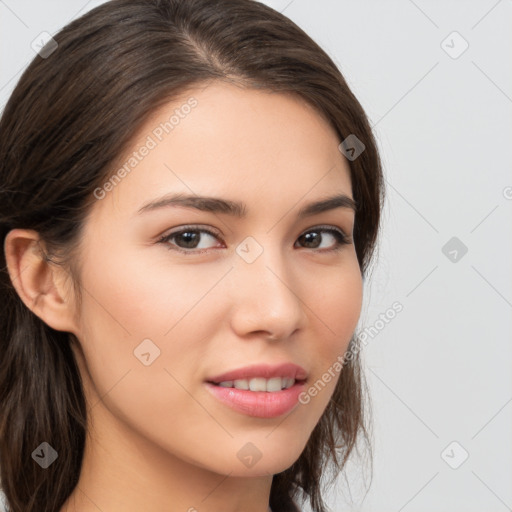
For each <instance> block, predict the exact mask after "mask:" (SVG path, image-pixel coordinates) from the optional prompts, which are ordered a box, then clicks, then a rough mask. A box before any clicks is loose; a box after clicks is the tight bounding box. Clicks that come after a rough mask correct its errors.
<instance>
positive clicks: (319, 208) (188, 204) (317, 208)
mask: <svg viewBox="0 0 512 512" xmlns="http://www.w3.org/2000/svg"><path fill="white" fill-rule="evenodd" d="M172 206H181V207H183V208H194V209H196V210H200V211H202V212H211V213H224V214H227V215H231V216H234V217H238V218H240V219H243V218H245V217H246V216H247V208H246V205H245V204H244V203H241V202H238V201H230V200H228V199H221V198H218V197H205V196H190V195H184V194H168V195H165V196H163V197H161V198H160V199H156V200H155V201H151V202H149V203H146V204H145V205H144V206H142V207H141V208H139V210H138V212H137V213H138V214H141V213H144V212H148V211H154V210H157V209H160V208H168V207H172ZM335 208H348V209H351V210H353V211H354V212H355V211H356V210H357V204H356V202H355V201H354V199H352V198H351V197H349V196H347V195H345V194H337V195H334V196H330V197H327V198H325V199H321V200H319V201H315V202H313V203H309V204H307V205H305V206H303V207H302V208H301V209H300V210H299V212H298V213H297V218H299V219H302V218H305V217H310V216H312V215H316V214H319V213H322V212H326V211H328V210H334V209H335Z"/></svg>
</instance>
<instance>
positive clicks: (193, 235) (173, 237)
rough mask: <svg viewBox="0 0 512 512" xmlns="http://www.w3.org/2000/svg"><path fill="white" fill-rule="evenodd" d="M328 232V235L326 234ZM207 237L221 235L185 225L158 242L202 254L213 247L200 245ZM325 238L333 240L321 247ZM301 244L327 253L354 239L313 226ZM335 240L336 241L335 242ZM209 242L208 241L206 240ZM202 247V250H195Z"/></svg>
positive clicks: (184, 252) (338, 231)
mask: <svg viewBox="0 0 512 512" xmlns="http://www.w3.org/2000/svg"><path fill="white" fill-rule="evenodd" d="M325 233H327V235H328V236H327V237H326V236H325ZM202 235H206V238H212V239H214V238H216V239H219V235H218V234H217V233H215V232H213V231H211V230H209V229H206V228H198V227H197V226H185V227H183V228H181V229H180V230H179V231H174V232H172V233H169V234H167V235H164V236H162V237H161V238H160V239H159V240H158V243H162V244H166V245H168V249H170V250H174V251H177V252H181V253H183V254H187V255H192V254H201V253H204V252H207V251H208V249H211V248H212V247H214V246H212V245H210V246H208V245H207V246H206V247H205V246H204V245H203V246H202V247H201V246H200V241H201V239H202V238H204V236H202ZM324 239H327V241H329V239H330V240H331V243H330V244H328V246H327V248H326V247H321V246H322V243H323V242H324ZM297 241H299V242H300V243H301V244H305V245H306V247H305V248H306V249H319V248H320V250H319V251H318V252H320V253H325V252H331V251H336V250H340V249H341V248H342V247H343V246H344V245H348V244H351V243H352V239H351V238H350V237H349V236H347V235H346V234H345V233H344V232H343V231H341V230H340V229H338V228H335V227H325V226H319V227H316V228H312V229H310V230H309V231H306V232H305V233H303V234H302V235H301V236H300V237H299V238H298V239H297ZM333 241H334V243H333ZM206 243H207V242H206ZM194 249H201V250H194Z"/></svg>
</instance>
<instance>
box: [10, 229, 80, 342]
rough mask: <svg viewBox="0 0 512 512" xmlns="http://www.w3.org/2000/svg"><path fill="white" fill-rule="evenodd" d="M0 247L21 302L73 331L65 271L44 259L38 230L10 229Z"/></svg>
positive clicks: (46, 319) (61, 328)
mask: <svg viewBox="0 0 512 512" xmlns="http://www.w3.org/2000/svg"><path fill="white" fill-rule="evenodd" d="M4 251H5V259H6V263H7V270H8V272H9V277H10V278H11V282H12V284H13V286H14V288H15V289H16V292H17V293H18V295H19V296H20V298H21V300H22V301H23V302H24V304H25V305H26V306H27V307H28V308H29V309H30V310H31V311H32V312H33V313H34V314H35V315H37V316H38V317H39V318H41V320H43V322H45V323H46V324H47V325H49V326H50V327H52V328H53V329H56V330H58V331H67V332H72V333H74V334H77V333H76V325H75V322H74V320H73V318H74V315H73V303H72V302H71V301H70V300H69V299H68V297H69V295H68V293H67V290H66V289H65V286H64V284H63V281H64V280H63V278H62V277H63V276H62V274H63V272H65V271H64V269H63V268H62V267H60V266H58V265H55V264H52V263H51V262H50V261H48V259H47V258H46V253H45V251H44V249H43V247H42V245H41V242H40V238H39V235H38V233H37V232H36V231H33V230H29V229H13V230H11V231H10V232H9V233H8V234H7V236H6V238H5V242H4Z"/></svg>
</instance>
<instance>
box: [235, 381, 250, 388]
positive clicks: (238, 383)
mask: <svg viewBox="0 0 512 512" xmlns="http://www.w3.org/2000/svg"><path fill="white" fill-rule="evenodd" d="M234 385H235V388H236V389H249V381H248V380H247V379H237V380H235V381H234Z"/></svg>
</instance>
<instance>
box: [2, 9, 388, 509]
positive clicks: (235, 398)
mask: <svg viewBox="0 0 512 512" xmlns="http://www.w3.org/2000/svg"><path fill="white" fill-rule="evenodd" d="M0 179H1V190H0V233H1V236H2V242H3V244H2V248H3V251H2V267H3V269H2V273H1V279H2V285H3V286H2V287H1V294H2V296H1V301H2V305H3V307H2V313H1V322H0V344H1V345H0V350H1V353H2V357H1V358H0V468H1V487H2V490H3V492H4V494H5V497H6V502H7V506H8V510H9V511H12V512H35V511H38V512H43V511H44V512H57V511H60V512H75V511H76V512H93V511H95V512H97V511H99V510H101V511H103V512H121V511H122V512H135V511H138V512H139V511H142V510H147V511H159V512H176V511H188V512H193V511H197V512H214V511H215V512H218V511H223V512H235V511H242V510H243V511H244V512H266V511H267V510H269V507H270V510H272V511H273V512H285V511H296V510H299V506H300V505H299V500H302V501H305V500H306V499H307V498H309V502H310V505H311V507H312V509H313V510H314V511H315V512H323V511H324V510H325V508H324V503H323V499H322V486H321V484H322V482H323V478H324V477H325V476H326V475H327V474H331V473H332V471H331V470H332V469H333V468H334V470H335V471H334V473H333V474H334V476H336V475H337V473H338V472H340V471H341V470H342V469H343V467H344V465H345V462H346V461H347V458H348V456H349V455H350V454H351V453H352V451H353V448H354V447H355V445H356V442H357V441H358V439H359V437H360V436H362V438H363V439H366V440H368V432H367V428H366V427H365V421H364V420H365V415H364V414H363V410H364V408H363V396H364V394H363V389H364V388H363V384H364V379H363V378H362V374H361V371H360V362H359V357H358V355H359V350H358V344H357V336H356V333H355V329H356V325H357V322H358V319H359V315H360V311H361V303H362V284H363V280H364V278H365V276H366V275H367V272H368V269H369V264H370V262H371V258H372V254H373V250H374V247H375V244H376V240H377V235H378V230H379V219H380V213H381V208H382V200H383V186H382V185H383V183H382V182H383V178H382V171H381V163H380V160H379V155H378V151H377V146H376V143H375V140H374V137H373V135H372V133H371V130H370V127H369V123H368V121H367V118H366V115H365V113H364V112H363V109H362V108H361V106H360V104H359V102H358V101H357V99H356V98H355V97H354V95H353V94H352V93H351V91H350V90H349V88H348V86H347V84H346V82H345V80H344V79H343V77H342V75H341V74H340V72H339V70H338V69H337V68H336V66H335V65H334V63H333V62H332V60H331V59H330V58H329V57H328V56H327V55H326V53H325V52H324V51H323V50H321V49H320V48H319V46H318V45H317V44H316V43H314V42H313V41H312V40H311V39H310V37H308V36H307V35H306V34H305V33H304V32H303V31H302V30H301V29H299V28H298V27H297V26H296V25H295V24H294V23H292V22H291V21H290V20H289V19H287V18H286V17H285V16H283V15H281V14H280V13H278V12H276V11H274V10H272V9H271V8H269V7H266V6H264V5H262V4H260V3H258V2H256V1H253V0H112V1H110V2H107V3H105V4H103V5H101V6H99V7H97V8H95V9H93V10H92V11H90V12H89V13H87V14H86V15H84V16H82V17H81V18H79V19H77V20H75V21H73V22H72V23H70V24H69V25H68V26H66V27H65V28H64V29H63V30H62V31H60V32H59V33H58V34H56V35H55V36H54V41H50V43H48V45H47V46H46V47H45V48H43V49H42V50H41V54H40V55H39V56H36V58H35V59H34V60H33V62H32V63H31V64H30V66H29V67H28V69H27V70H26V71H25V73H24V74H23V76H22V77H21V79H20V81H19V83H18V84H17V86H16V88H15V90H14V92H13V94H12V96H11V98H10V100H9V102H8V104H7V105H6V107H5V111H4V113H3V115H2V118H1V121H0Z"/></svg>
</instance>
